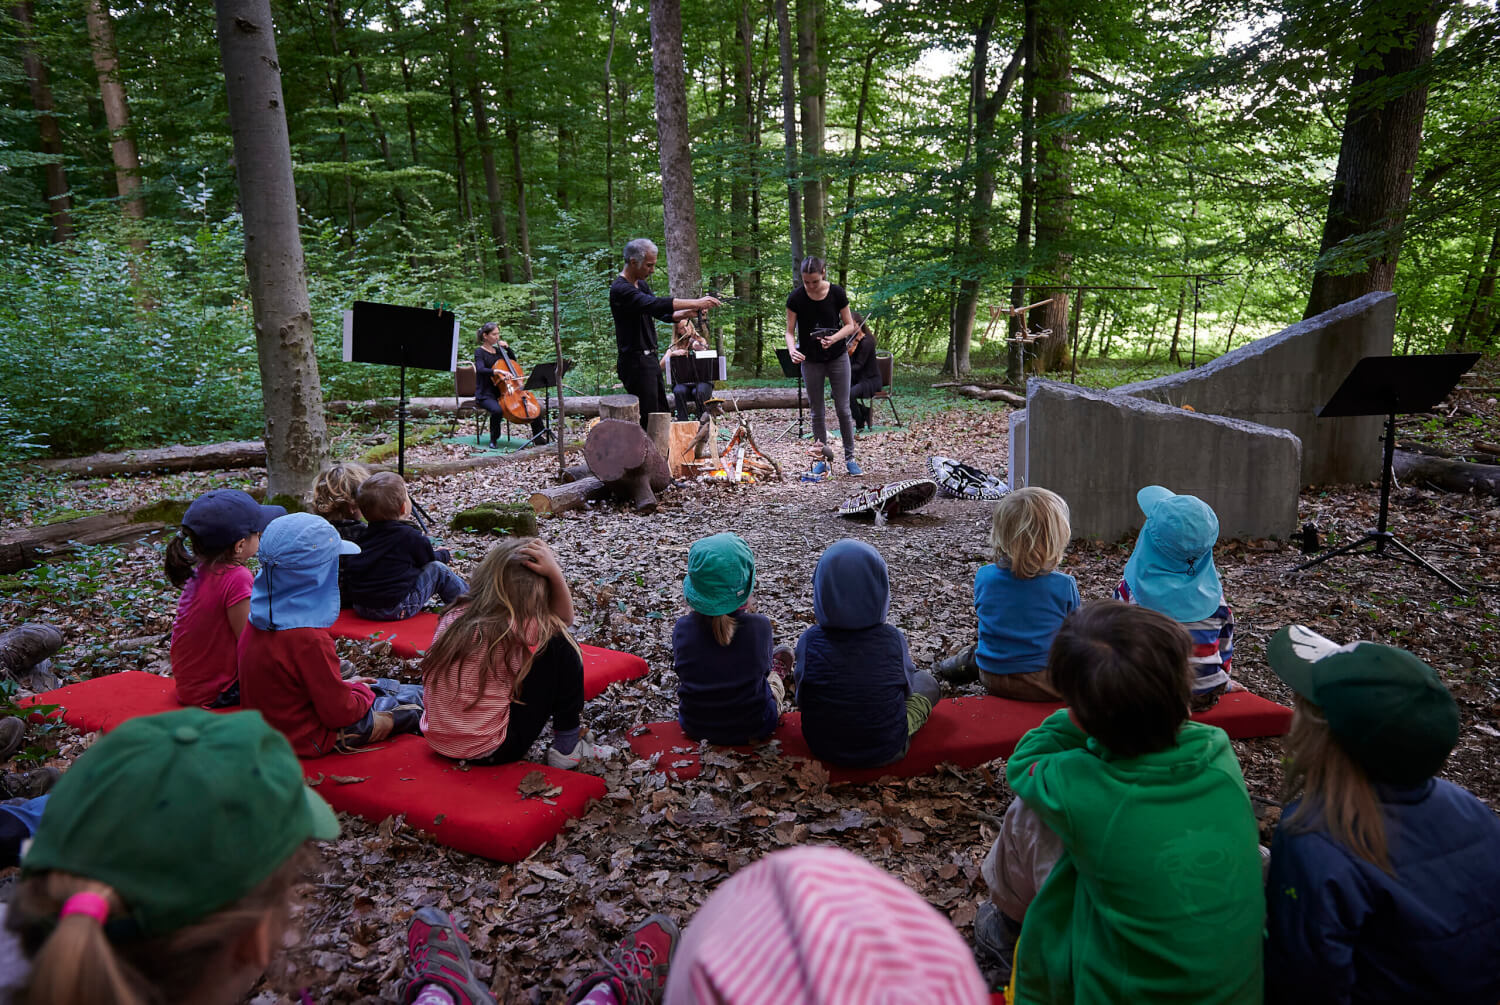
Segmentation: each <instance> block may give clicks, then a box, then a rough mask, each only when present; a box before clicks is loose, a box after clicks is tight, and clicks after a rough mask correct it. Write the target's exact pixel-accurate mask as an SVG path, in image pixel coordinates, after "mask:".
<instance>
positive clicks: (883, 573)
mask: <svg viewBox="0 0 1500 1005" xmlns="http://www.w3.org/2000/svg"><path fill="white" fill-rule="evenodd" d="M890 607H891V581H890V574H889V572H888V571H887V570H886V566H885V559H883V558H881V557H880V552H878V551H876V550H875V549H874V548H872V547H870V546H869V545H868V544H865V543H864V542H863V541H854V540H850V539H847V538H846V539H845V540H842V541H838V542H836V543H835V544H834V545H833V546H832V547H830V548H829V549H828V550H827V551H825V552H823V557H822V558H820V559H818V567H817V569H815V570H814V571H813V616H814V617H815V618H816V619H817V624H815V625H813V626H812V627H811V628H809V629H807V631H805V632H803V633H802V637H801V638H799V639H798V640H797V652H796V661H797V670H796V684H797V704H798V706H799V707H801V709H802V735H803V737H804V738H805V739H806V740H807V746H808V749H809V750H811V751H812V752H813V755H814V756H816V757H818V758H819V759H821V760H824V761H827V762H829V763H830V764H837V765H839V766H841V767H847V768H878V767H883V766H885V765H887V764H894V763H895V762H896V761H899V760H901V758H903V757H905V756H906V748H907V745H908V743H909V742H910V739H911V737H912V735H913V734H915V733H916V731H917V730H919V729H921V728H922V725H923V724H924V723H926V722H927V717H928V716H929V715H931V714H932V706H933V705H934V704H935V703H936V702H937V699H938V695H939V690H938V682H937V680H936V678H934V677H933V676H932V674H930V673H927V672H925V671H923V672H920V673H919V672H918V671H917V669H916V667H915V666H913V665H912V661H911V653H910V652H909V651H908V649H907V647H906V636H905V635H903V634H902V633H901V630H900V629H899V628H894V627H892V626H890V625H888V624H886V623H885V616H886V613H887V612H888V611H889V610H890Z"/></svg>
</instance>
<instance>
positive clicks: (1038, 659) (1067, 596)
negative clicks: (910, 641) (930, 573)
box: [974, 565, 1083, 674]
mask: <svg viewBox="0 0 1500 1005" xmlns="http://www.w3.org/2000/svg"><path fill="white" fill-rule="evenodd" d="M1082 603H1083V601H1082V600H1081V599H1080V598H1079V596H1078V582H1077V581H1076V580H1075V579H1074V578H1073V577H1072V576H1069V575H1068V574H1067V573H1065V572H1057V571H1053V572H1045V573H1043V574H1042V575H1040V576H1033V577H1032V578H1031V579H1020V578H1019V577H1016V576H1013V575H1011V572H1010V570H1009V569H1006V568H1002V567H1001V566H998V565H986V566H982V567H981V568H980V570H979V571H978V572H976V573H975V574H974V613H975V614H976V615H978V617H979V649H978V651H977V652H976V653H975V662H976V663H978V664H979V669H981V670H983V671H984V672H985V673H993V674H1007V673H1035V672H1036V671H1038V670H1045V669H1046V668H1047V650H1049V649H1051V648H1052V638H1053V636H1055V635H1056V634H1057V630H1058V629H1059V628H1061V627H1062V623H1063V619H1064V618H1066V617H1067V616H1068V614H1069V612H1071V611H1072V610H1073V609H1074V608H1076V607H1078V606H1080V605H1081V604H1082Z"/></svg>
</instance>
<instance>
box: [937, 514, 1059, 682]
mask: <svg viewBox="0 0 1500 1005" xmlns="http://www.w3.org/2000/svg"><path fill="white" fill-rule="evenodd" d="M1071 536H1072V528H1071V527H1069V525H1068V504H1067V503H1065V502H1063V498H1062V496H1060V495H1058V494H1057V493H1055V492H1049V491H1047V490H1046V489H1043V488H1037V487H1035V486H1029V485H1028V486H1027V487H1025V488H1021V489H1017V490H1016V491H1014V492H1012V493H1010V494H1009V495H1007V496H1005V497H1004V498H1003V499H1001V500H1000V501H999V502H998V503H996V504H995V512H994V515H993V517H992V518H991V520H990V548H991V550H992V553H993V555H994V564H992V565H986V566H981V567H980V569H979V571H978V572H977V573H975V575H974V613H975V614H976V615H977V616H978V619H979V643H978V644H977V645H973V646H970V647H968V648H967V649H965V650H963V651H962V652H960V653H959V654H958V655H956V656H950V657H949V658H948V659H945V660H942V661H941V662H939V663H938V665H937V666H936V667H935V668H934V669H935V671H936V673H937V676H938V677H940V678H942V679H944V680H948V681H952V682H954V683H960V682H963V681H967V680H973V679H974V677H973V675H974V674H976V673H977V674H978V675H979V679H980V680H981V681H982V682H983V683H984V689H985V690H986V691H988V692H989V693H990V694H992V695H995V696H996V697H999V698H1017V699H1020V700H1021V701H1059V700H1061V696H1060V695H1059V694H1058V693H1057V689H1056V688H1054V687H1053V686H1052V680H1051V678H1050V677H1049V676H1048V674H1047V650H1048V649H1049V648H1050V647H1051V645H1052V638H1053V636H1055V635H1056V634H1057V630H1058V629H1059V628H1061V627H1062V623H1063V619H1064V618H1066V617H1067V616H1068V615H1069V614H1070V613H1071V612H1072V611H1074V610H1075V609H1076V608H1077V607H1078V606H1079V605H1080V604H1081V603H1082V601H1081V600H1080V599H1079V596H1078V583H1077V581H1076V580H1074V579H1073V577H1072V576H1069V575H1068V574H1067V573H1063V572H1058V571H1057V564H1058V563H1059V562H1061V561H1062V556H1063V551H1064V550H1065V549H1066V548H1067V547H1068V539H1069V538H1070V537H1071Z"/></svg>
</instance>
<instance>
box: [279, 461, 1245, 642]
mask: <svg viewBox="0 0 1500 1005" xmlns="http://www.w3.org/2000/svg"><path fill="white" fill-rule="evenodd" d="M1135 501H1136V503H1137V504H1139V505H1140V507H1141V512H1142V513H1144V514H1146V525H1145V526H1144V527H1142V528H1141V533H1140V536H1139V537H1137V538H1136V539H1135V551H1134V552H1132V553H1131V555H1130V561H1128V562H1126V563H1125V585H1126V586H1128V587H1129V588H1130V593H1131V595H1132V596H1133V597H1134V598H1135V602H1136V603H1138V604H1140V605H1141V606H1142V607H1149V608H1150V609H1151V610H1153V611H1159V612H1160V613H1162V614H1165V615H1166V616H1167V617H1169V618H1171V619H1172V620H1173V621H1178V622H1182V623H1184V624H1185V623H1187V622H1190V621H1202V620H1203V619H1204V618H1209V617H1212V616H1213V614H1214V612H1215V611H1217V610H1218V609H1219V604H1220V602H1222V601H1223V599H1224V585H1223V584H1222V583H1221V582H1220V581H1219V570H1218V569H1216V568H1214V543H1215V542H1216V541H1218V540H1219V518H1218V516H1217V515H1216V514H1215V513H1214V511H1213V507H1211V506H1210V505H1209V504H1208V503H1206V502H1204V501H1203V500H1202V499H1199V498H1198V497H1197V496H1185V495H1184V496H1180V495H1177V494H1176V493H1175V492H1173V491H1172V490H1171V489H1167V488H1163V487H1162V486H1160V485H1147V486H1146V487H1145V488H1143V489H1141V490H1140V492H1138V493H1136V497H1135ZM262 547H264V545H262Z"/></svg>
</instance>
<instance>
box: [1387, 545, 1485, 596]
mask: <svg viewBox="0 0 1500 1005" xmlns="http://www.w3.org/2000/svg"><path fill="white" fill-rule="evenodd" d="M1387 541H1389V543H1390V544H1392V545H1394V546H1395V547H1396V549H1397V550H1398V551H1400V552H1401V554H1403V555H1405V556H1406V557H1407V558H1409V559H1410V560H1411V561H1412V562H1413V563H1415V564H1417V565H1420V566H1421V567H1422V568H1424V569H1426V570H1427V571H1428V572H1430V573H1432V574H1433V575H1434V576H1436V577H1437V578H1439V579H1441V580H1442V581H1443V582H1445V583H1447V584H1448V585H1449V586H1451V587H1453V592H1454V593H1467V592H1468V591H1467V590H1465V589H1464V588H1463V587H1462V586H1460V585H1458V583H1457V582H1456V581H1455V580H1453V579H1452V578H1451V577H1450V576H1448V574H1447V573H1445V572H1443V571H1442V570H1441V569H1439V568H1438V567H1437V566H1435V565H1433V564H1432V563H1431V562H1429V561H1427V559H1425V558H1423V557H1422V556H1421V555H1418V554H1417V553H1416V552H1414V551H1412V550H1411V549H1410V548H1408V547H1407V546H1406V544H1405V542H1403V541H1401V540H1399V539H1397V538H1395V537H1390V538H1387Z"/></svg>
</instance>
